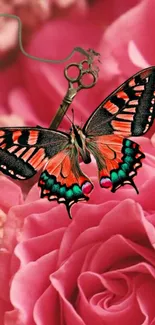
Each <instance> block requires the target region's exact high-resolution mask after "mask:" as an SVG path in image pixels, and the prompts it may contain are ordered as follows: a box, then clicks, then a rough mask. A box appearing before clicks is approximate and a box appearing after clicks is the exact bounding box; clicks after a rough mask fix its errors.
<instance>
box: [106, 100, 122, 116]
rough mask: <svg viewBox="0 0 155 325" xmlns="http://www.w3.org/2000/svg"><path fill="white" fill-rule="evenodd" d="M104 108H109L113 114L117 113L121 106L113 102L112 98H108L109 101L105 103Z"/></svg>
mask: <svg viewBox="0 0 155 325" xmlns="http://www.w3.org/2000/svg"><path fill="white" fill-rule="evenodd" d="M103 108H105V109H107V111H108V112H110V113H112V114H116V113H117V112H118V111H119V107H118V106H117V105H115V104H113V103H112V102H111V101H110V100H108V101H107V103H105V104H104V106H103Z"/></svg>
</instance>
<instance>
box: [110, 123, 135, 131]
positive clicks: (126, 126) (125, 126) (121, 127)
mask: <svg viewBox="0 0 155 325" xmlns="http://www.w3.org/2000/svg"><path fill="white" fill-rule="evenodd" d="M111 124H112V126H113V128H114V129H115V130H116V131H117V130H118V131H123V132H125V133H130V131H131V123H130V122H120V121H112V122H111Z"/></svg>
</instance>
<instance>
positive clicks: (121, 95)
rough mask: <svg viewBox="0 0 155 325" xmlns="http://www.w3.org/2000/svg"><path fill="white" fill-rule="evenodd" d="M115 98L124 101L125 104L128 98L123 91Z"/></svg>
mask: <svg viewBox="0 0 155 325" xmlns="http://www.w3.org/2000/svg"><path fill="white" fill-rule="evenodd" d="M116 96H117V97H118V98H123V99H124V101H125V103H127V102H128V100H129V97H128V95H127V94H126V93H125V91H123V90H122V91H119V92H118V93H117V94H116Z"/></svg>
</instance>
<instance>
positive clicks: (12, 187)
mask: <svg viewBox="0 0 155 325" xmlns="http://www.w3.org/2000/svg"><path fill="white" fill-rule="evenodd" d="M14 2H15V1H12V4H13V3H14ZM20 3H21V4H22V3H25V2H24V1H20ZM32 3H33V1H31V4H32ZM34 3H35V1H34ZM38 3H40V4H41V5H42V3H43V2H41V0H40V2H39V1H38ZM44 3H48V4H50V6H51V3H55V5H56V8H57V10H56V12H57V14H55V16H54V18H51V19H49V20H48V21H45V22H44V24H42V26H40V28H38V29H37V30H36V32H35V34H34V35H33V37H32V38H31V41H29V42H28V45H27V46H26V51H27V52H28V53H30V54H32V55H35V56H38V57H41V58H49V59H61V58H62V59H63V58H64V57H66V56H67V55H68V54H69V53H70V52H71V51H72V49H73V47H75V46H81V47H83V48H84V49H88V48H94V49H95V50H96V51H97V52H100V53H101V61H102V64H101V65H100V74H99V80H98V83H97V85H96V86H95V87H94V88H92V89H91V90H83V91H81V92H79V94H78V95H77V97H76V98H75V100H74V102H73V107H74V114H75V119H76V123H81V118H82V122H83V123H84V122H85V121H86V119H87V118H88V117H89V115H90V114H91V112H92V111H93V110H94V109H95V108H96V107H97V106H98V104H100V102H101V101H102V100H103V99H104V98H105V97H106V96H107V95H108V94H109V93H110V92H111V91H112V90H114V89H115V88H116V87H117V86H119V84H120V83H121V82H123V81H124V80H125V79H127V78H128V77H129V76H131V75H132V74H134V73H135V72H136V71H138V70H140V69H142V68H144V67H147V66H149V65H153V64H154V50H155V47H154V37H155V36H154V29H153V28H154V11H155V3H154V1H153V0H141V1H140V0H139V1H138V0H132V1H130V2H129V1H126V2H122V3H121V4H120V1H118V0H112V1H111V2H107V1H102V0H97V1H94V2H93V1H82V0H81V1H75V0H74V1H66V2H65V1H64V2H63V1H62V0H61V1H53V2H52V1H51V2H50V1H49V2H44ZM67 3H68V6H69V7H70V8H72V9H71V11H69V13H67V11H65V10H66V9H65V8H62V7H63V6H64V4H65V5H67ZM77 3H78V4H77ZM77 6H78V9H77ZM80 6H81V7H80ZM69 7H68V8H69ZM21 8H22V5H21ZM58 8H59V9H58ZM80 8H81V9H80ZM82 8H85V9H84V10H83V9H82ZM30 11H31V9H30ZM62 12H63V13H62ZM48 17H49V16H48ZM0 19H1V18H0ZM26 21H28V18H26ZM148 22H149V23H148ZM9 32H10V31H9ZM5 33H6V31H5V32H4V34H5ZM8 35H9V34H8ZM6 36H7V34H5V38H4V40H5V39H6V40H7V37H6ZM8 37H9V40H7V41H10V42H11V40H10V36H8ZM4 43H5V41H4ZM6 48H7V47H6ZM73 61H74V56H73V58H72V59H71V62H73ZM64 66H65V64H62V65H56V64H47V63H43V62H38V61H32V60H30V59H28V58H27V57H24V56H23V54H20V55H19V54H18V57H16V60H15V62H14V63H13V64H10V65H9V64H8V65H7V66H6V67H3V69H1V70H0V112H1V116H0V126H11V125H18V124H20V125H32V126H33V125H36V124H39V125H42V126H46V127H47V126H48V125H49V124H50V121H51V119H52V117H53V116H54V114H55V113H56V110H57V108H58V106H59V105H60V103H61V101H62V98H63V96H64V95H65V93H66V89H67V83H66V80H65V78H64V76H63V68H64ZM68 116H69V117H70V118H71V119H72V115H71V110H69V111H68ZM61 127H62V128H64V129H66V130H67V129H68V127H69V122H68V120H67V118H66V117H65V118H64V120H63V122H62V124H61ZM154 131H155V128H154V126H153V127H152V128H151V131H149V133H148V137H141V138H140V139H134V141H136V142H138V143H140V145H141V147H142V150H143V152H144V153H145V155H146V158H145V159H144V161H143V167H142V168H141V169H140V170H138V175H137V177H136V178H135V183H136V185H137V187H138V189H139V192H140V194H139V195H137V194H136V193H135V191H134V189H133V188H131V187H129V186H125V187H122V188H120V189H119V190H118V191H117V192H116V193H115V194H113V193H111V192H110V191H108V190H106V189H101V188H100V186H99V184H98V180H97V168H96V165H95V163H94V162H92V163H91V165H90V167H89V170H88V167H87V166H86V165H84V164H81V167H82V169H83V170H84V172H86V173H87V174H88V176H89V177H90V178H91V179H92V181H93V182H94V190H93V192H92V195H91V198H90V201H89V202H88V203H78V204H77V205H76V206H74V207H73V210H72V214H73V220H69V218H68V215H67V212H66V210H65V207H64V205H58V204H57V203H56V202H54V203H53V202H49V201H47V200H46V199H40V198H39V189H38V187H37V184H35V185H34V186H33V187H32V188H31V190H30V191H29V193H28V194H25V192H26V191H25V190H24V195H23V190H21V187H20V186H19V183H18V184H17V183H14V182H12V180H10V179H8V178H7V177H5V176H2V175H1V176H0V325H48V324H49V325H51V324H52V325H60V324H61V325H70V324H75V325H93V324H96V325H101V324H105V325H118V324H119V325H124V324H126V325H130V324H132V325H154V324H155V309H154V292H155V251H154V248H155V228H154V227H155V202H154V194H155V193H154V192H155V136H152V134H153V133H154ZM151 136H152V138H151V139H150V137H151ZM30 184H31V183H29V185H27V187H28V188H29V187H30Z"/></svg>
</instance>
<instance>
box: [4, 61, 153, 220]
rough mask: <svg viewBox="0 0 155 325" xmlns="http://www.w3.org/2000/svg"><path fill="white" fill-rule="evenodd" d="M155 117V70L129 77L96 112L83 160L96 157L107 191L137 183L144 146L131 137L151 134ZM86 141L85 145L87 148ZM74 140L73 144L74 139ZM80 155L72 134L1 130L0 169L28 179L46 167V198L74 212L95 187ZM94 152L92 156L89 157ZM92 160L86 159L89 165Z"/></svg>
mask: <svg viewBox="0 0 155 325" xmlns="http://www.w3.org/2000/svg"><path fill="white" fill-rule="evenodd" d="M154 118H155V67H150V68H147V69H144V70H142V71H140V72H138V73H137V74H135V75H134V76H133V77H131V78H130V79H128V80H127V81H126V82H125V83H123V84H122V85H121V86H120V87H119V88H117V89H116V90H115V91H114V92H113V93H112V94H111V95H110V96H108V97H107V98H106V99H105V100H104V101H103V102H102V103H101V104H100V105H99V106H98V108H97V109H96V110H95V111H94V112H93V113H92V115H91V116H90V118H89V119H88V121H87V122H86V124H85V126H84V127H83V129H82V130H81V132H82V138H80V137H79V134H78V129H76V128H75V126H74V129H75V131H76V134H74V136H75V138H77V139H76V140H77V143H78V144H79V146H80V150H82V151H81V152H82V153H83V157H85V159H86V156H87V157H88V158H89V155H90V153H91V154H92V155H93V156H94V157H95V159H96V162H97V166H98V172H99V182H100V185H101V187H104V188H110V189H111V191H112V192H115V191H116V190H117V189H118V188H119V187H120V186H122V185H125V184H131V185H132V186H133V187H134V188H135V189H136V191H137V192H138V190H137V188H136V185H135V184H134V182H133V178H134V176H135V175H136V174H137V169H138V168H140V167H141V166H142V162H141V160H142V159H143V158H144V157H145V155H144V154H143V152H142V150H141V148H140V146H139V145H138V144H137V143H135V142H134V141H132V140H130V139H128V137H130V136H140V135H143V134H145V133H146V132H147V131H148V130H149V128H150V127H151V125H152V123H153V120H154ZM83 139H85V144H84V147H83ZM72 140H73V141H72ZM79 153H80V151H79V152H78V150H77V147H76V146H75V143H74V139H73V138H71V135H70V134H67V133H64V132H60V131H55V130H51V129H46V128H42V127H39V126H38V127H32V128H31V127H18V128H17V127H10V128H0V170H1V171H2V172H3V173H4V174H6V175H9V176H11V177H12V178H14V179H19V180H24V179H28V178H31V177H32V176H34V175H35V174H36V173H37V172H38V171H39V170H40V169H43V170H42V173H41V175H40V179H39V183H38V185H39V187H40V188H41V197H47V198H48V199H49V200H57V201H58V202H59V203H61V202H62V203H64V204H65V205H66V208H67V211H68V214H69V217H70V218H71V214H70V208H71V206H72V205H73V204H74V203H76V202H78V201H87V200H88V199H89V194H90V192H91V190H92V189H93V184H92V183H91V181H90V180H89V179H88V177H87V176H86V175H84V174H83V172H82V171H81V169H80V166H79V162H78V159H79ZM88 153H89V154H88ZM88 162H90V159H86V160H85V163H88Z"/></svg>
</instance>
